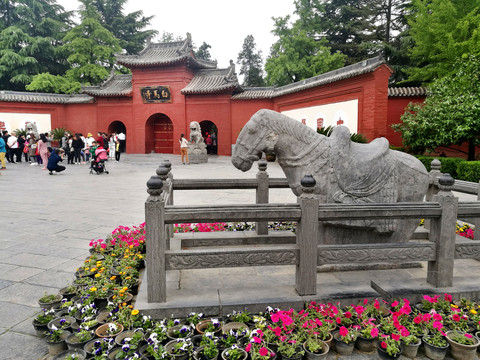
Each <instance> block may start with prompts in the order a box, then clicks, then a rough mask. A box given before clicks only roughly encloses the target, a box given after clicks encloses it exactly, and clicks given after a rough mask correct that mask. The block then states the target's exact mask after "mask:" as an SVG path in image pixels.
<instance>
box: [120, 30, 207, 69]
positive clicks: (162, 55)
mask: <svg viewBox="0 0 480 360" xmlns="http://www.w3.org/2000/svg"><path fill="white" fill-rule="evenodd" d="M182 62H186V63H187V64H188V65H189V66H190V67H192V68H197V69H215V68H216V67H217V63H216V62H215V61H205V60H200V59H195V58H194V56H193V45H192V38H191V36H190V34H188V33H187V37H186V39H185V40H183V41H175V42H168V43H148V44H147V46H146V47H145V49H143V50H142V51H140V53H138V54H137V55H117V63H119V64H121V65H125V66H126V67H143V66H162V65H163V66H166V65H174V64H178V63H182Z"/></svg>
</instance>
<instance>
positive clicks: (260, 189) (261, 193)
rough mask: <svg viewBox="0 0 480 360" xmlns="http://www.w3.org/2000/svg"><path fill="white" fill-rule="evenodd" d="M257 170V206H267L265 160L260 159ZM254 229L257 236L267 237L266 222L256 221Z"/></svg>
mask: <svg viewBox="0 0 480 360" xmlns="http://www.w3.org/2000/svg"><path fill="white" fill-rule="evenodd" d="M258 170H259V171H258V173H257V184H258V185H257V192H256V201H257V204H268V174H267V161H266V160H264V159H261V160H259V161H258ZM255 228H256V229H257V235H268V223H267V222H266V221H257V222H256V223H255Z"/></svg>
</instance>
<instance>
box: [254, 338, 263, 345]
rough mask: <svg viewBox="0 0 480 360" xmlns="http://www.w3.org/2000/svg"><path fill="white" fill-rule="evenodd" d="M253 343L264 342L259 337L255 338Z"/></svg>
mask: <svg viewBox="0 0 480 360" xmlns="http://www.w3.org/2000/svg"><path fill="white" fill-rule="evenodd" d="M253 341H255V342H256V343H257V344H260V343H261V342H262V339H260V338H259V337H258V336H254V337H253Z"/></svg>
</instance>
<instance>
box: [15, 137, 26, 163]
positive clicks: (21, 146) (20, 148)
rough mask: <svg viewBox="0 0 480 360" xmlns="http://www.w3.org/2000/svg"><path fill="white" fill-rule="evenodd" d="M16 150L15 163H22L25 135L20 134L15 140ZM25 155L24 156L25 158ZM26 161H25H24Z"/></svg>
mask: <svg viewBox="0 0 480 360" xmlns="http://www.w3.org/2000/svg"><path fill="white" fill-rule="evenodd" d="M17 142H18V150H17V162H22V154H23V153H24V152H25V142H26V140H25V135H23V134H20V135H18V138H17ZM26 156H27V155H25V157H26ZM25 161H27V160H25Z"/></svg>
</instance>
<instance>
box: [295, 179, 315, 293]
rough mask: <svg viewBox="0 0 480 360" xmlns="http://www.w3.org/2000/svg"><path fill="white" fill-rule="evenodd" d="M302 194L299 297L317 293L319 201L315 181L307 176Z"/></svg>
mask: <svg viewBox="0 0 480 360" xmlns="http://www.w3.org/2000/svg"><path fill="white" fill-rule="evenodd" d="M300 184H301V185H302V194H301V195H300V196H299V197H298V200H297V201H298V203H299V204H300V209H301V211H302V216H301V219H300V221H299V222H298V224H297V236H296V238H297V247H298V250H299V255H298V256H299V257H298V259H297V265H296V269H295V289H296V290H297V293H298V294H299V295H315V294H316V293H317V245H318V244H317V241H318V240H317V239H318V205H319V200H318V198H317V197H316V196H315V195H314V194H313V188H314V187H315V184H316V182H315V179H314V178H313V176H311V175H305V176H304V177H303V179H302V180H301V182H300Z"/></svg>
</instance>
